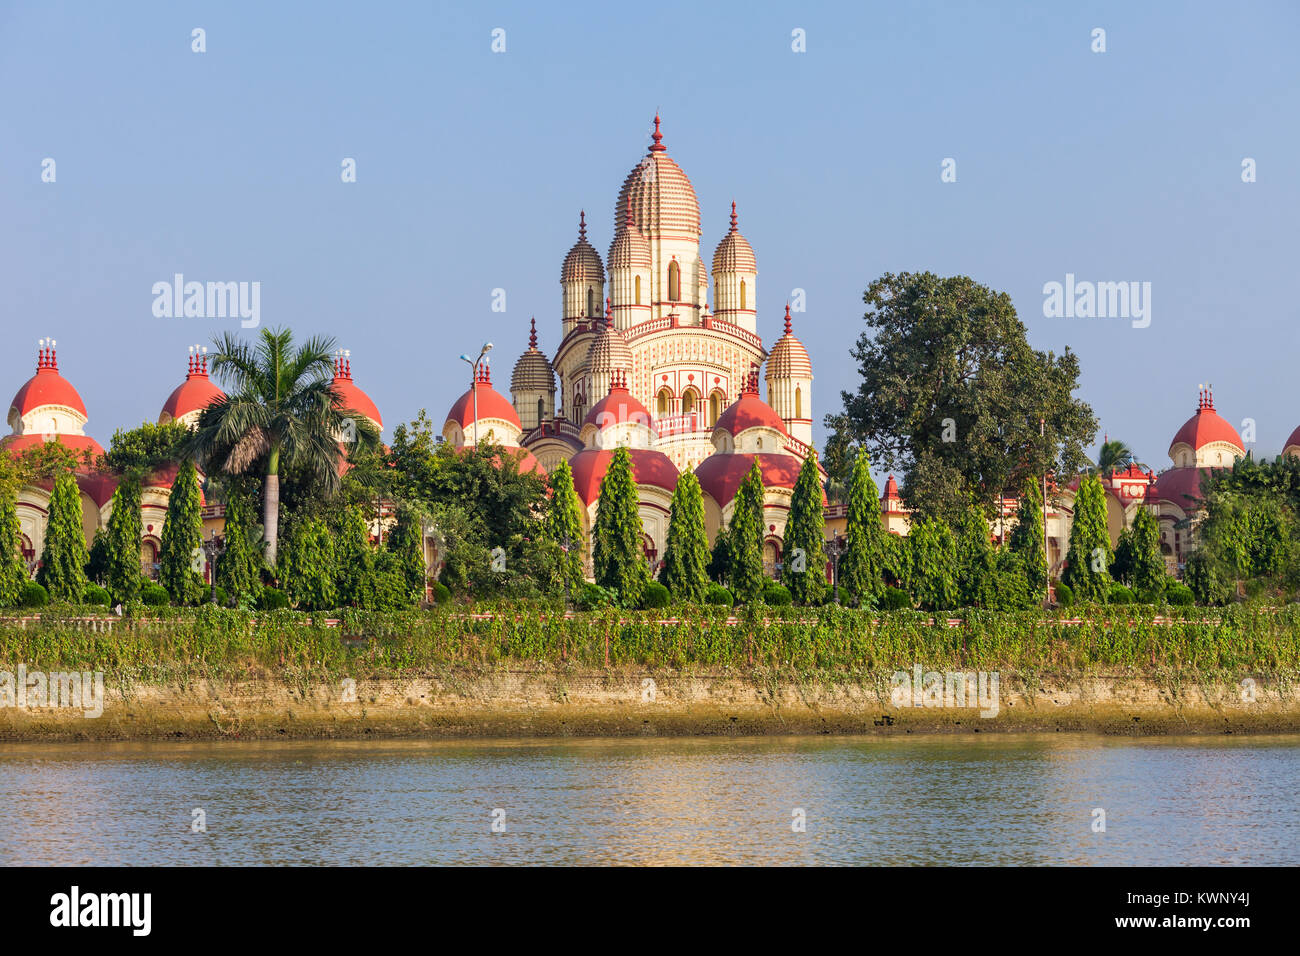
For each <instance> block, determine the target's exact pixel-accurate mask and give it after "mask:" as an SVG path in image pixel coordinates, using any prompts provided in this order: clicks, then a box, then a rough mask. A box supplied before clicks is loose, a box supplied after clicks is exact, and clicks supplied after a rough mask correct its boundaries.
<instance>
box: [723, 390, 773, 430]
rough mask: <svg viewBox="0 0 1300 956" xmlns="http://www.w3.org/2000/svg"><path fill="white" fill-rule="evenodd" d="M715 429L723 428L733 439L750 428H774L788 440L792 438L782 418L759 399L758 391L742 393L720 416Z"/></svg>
mask: <svg viewBox="0 0 1300 956" xmlns="http://www.w3.org/2000/svg"><path fill="white" fill-rule="evenodd" d="M713 428H714V430H715V431H716V430H717V429H719V428H721V429H722V430H723V431H725V432H728V433H729V434H730V435H731V436H732V437H733V438H734V437H735V436H736V435H739V434H740V433H741V432H743V431H745V430H747V429H750V428H774V429H776V430H777V431H779V432H780V433H781V434H782V435H785V436H786V437H787V438H788V437H789V436H790V433H789V432H788V431H786V429H785V422H783V421H781V416H780V415H778V414H777V413H776V412H775V411H774V410H773V409H772V406H771V405H769V404H767V402H765V401H763V400H762V399H761V398H759V397H758V392H757V391H745V392H742V393H741V395H740V398H738V399H737V400H736V401H734V402H732V403H731V404H730V405H728V406H727V407H726V409H725V410H724V411H723V412H722V414H721V415H719V416H718V421H717V423H716V424H715V425H714V426H713Z"/></svg>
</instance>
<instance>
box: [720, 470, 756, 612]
mask: <svg viewBox="0 0 1300 956" xmlns="http://www.w3.org/2000/svg"><path fill="white" fill-rule="evenodd" d="M732 509H733V510H732V513H731V526H730V528H729V529H728V532H727V533H728V545H729V548H730V552H731V588H732V591H733V592H734V593H735V595H736V603H737V604H757V603H758V602H759V601H761V600H762V598H763V510H762V509H763V473H762V472H761V471H759V468H758V462H757V461H755V462H754V464H753V465H752V466H751V467H750V469H749V474H747V475H745V480H744V481H742V482H741V483H740V488H739V489H738V490H737V491H736V500H735V502H734V503H733V505H732Z"/></svg>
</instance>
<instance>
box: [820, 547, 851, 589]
mask: <svg viewBox="0 0 1300 956" xmlns="http://www.w3.org/2000/svg"><path fill="white" fill-rule="evenodd" d="M824 550H825V552H826V556H827V557H828V558H830V559H831V585H832V588H833V595H834V600H835V603H836V604H839V603H840V558H842V557H843V556H844V552H845V551H846V550H848V541H847V540H846V539H845V537H844V536H843V535H839V534H837V535H836V536H835V537H833V538H831V539H830V540H829V541H827V542H826V545H825V549H824Z"/></svg>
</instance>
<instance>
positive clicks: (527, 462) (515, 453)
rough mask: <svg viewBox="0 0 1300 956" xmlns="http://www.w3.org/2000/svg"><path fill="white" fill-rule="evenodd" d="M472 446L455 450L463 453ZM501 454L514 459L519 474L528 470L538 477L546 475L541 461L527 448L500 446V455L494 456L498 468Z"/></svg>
mask: <svg viewBox="0 0 1300 956" xmlns="http://www.w3.org/2000/svg"><path fill="white" fill-rule="evenodd" d="M473 447H474V446H473V445H463V446H461V447H460V448H459V449H457V451H459V452H461V453H465V452H468V451H469V450H470V449H472V448H473ZM503 455H509V456H510V457H512V458H514V459H515V462H516V463H517V464H518V466H519V474H521V475H526V474H528V473H529V472H532V473H534V474H535V475H537V477H538V478H545V477H546V469H545V468H543V467H542V463H541V462H540V461H538V460H537V458H536V456H534V455H533V453H532V452H531V451H529V450H528V449H527V448H520V447H518V446H504V447H502V449H501V455H498V456H497V457H496V458H495V461H496V466H497V467H498V468H500V467H501V457H502V456H503Z"/></svg>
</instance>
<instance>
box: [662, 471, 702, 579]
mask: <svg viewBox="0 0 1300 956" xmlns="http://www.w3.org/2000/svg"><path fill="white" fill-rule="evenodd" d="M660 580H661V581H663V583H664V585H665V586H666V587H667V588H668V590H669V592H670V593H671V594H672V596H673V597H674V598H675V599H676V600H678V601H687V602H692V603H696V604H698V603H699V602H701V601H703V600H704V593H705V591H706V590H707V589H708V586H709V536H708V532H707V531H706V530H705V527H704V497H703V495H702V494H701V492H700V481H699V479H698V478H696V477H695V475H694V474H693V473H691V472H687V473H686V474H684V475H682V476H681V477H680V478H678V479H677V487H676V488H675V489H674V490H673V500H672V505H671V506H670V508H669V514H668V540H667V542H666V545H665V547H664V567H663V571H662V573H661V575H660Z"/></svg>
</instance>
